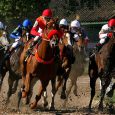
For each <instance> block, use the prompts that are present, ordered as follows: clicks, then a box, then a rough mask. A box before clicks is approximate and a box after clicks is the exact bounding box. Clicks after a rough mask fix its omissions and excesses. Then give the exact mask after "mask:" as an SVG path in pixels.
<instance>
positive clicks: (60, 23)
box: [59, 19, 68, 26]
mask: <svg viewBox="0 0 115 115" xmlns="http://www.w3.org/2000/svg"><path fill="white" fill-rule="evenodd" d="M59 25H65V26H67V25H68V23H67V20H66V19H62V20H60V22H59Z"/></svg>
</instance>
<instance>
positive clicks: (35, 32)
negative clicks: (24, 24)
mask: <svg viewBox="0 0 115 115" xmlns="http://www.w3.org/2000/svg"><path fill="white" fill-rule="evenodd" d="M38 30H39V24H38V21H35V23H34V25H33V27H32V29H31V32H30V33H31V34H32V35H34V36H41V33H39V32H38Z"/></svg>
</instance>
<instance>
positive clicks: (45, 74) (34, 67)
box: [20, 19, 59, 109]
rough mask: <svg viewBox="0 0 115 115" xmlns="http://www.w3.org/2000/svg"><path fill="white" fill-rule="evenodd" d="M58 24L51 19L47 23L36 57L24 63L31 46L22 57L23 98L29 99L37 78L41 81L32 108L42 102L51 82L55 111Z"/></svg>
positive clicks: (36, 49)
mask: <svg viewBox="0 0 115 115" xmlns="http://www.w3.org/2000/svg"><path fill="white" fill-rule="evenodd" d="M55 23H56V22H55V21H54V20H52V19H51V21H49V22H48V23H47V26H46V28H45V29H44V31H43V36H42V41H41V43H40V44H39V46H37V47H36V48H34V49H33V52H35V55H31V56H30V57H29V58H28V60H27V61H26V63H24V59H25V57H24V56H25V52H26V51H27V49H28V47H29V44H28V45H27V46H26V47H25V48H24V50H23V52H22V54H21V57H20V64H21V71H22V86H23V87H22V89H21V96H22V97H23V98H25V97H26V98H28V95H29V93H30V90H32V87H33V85H34V84H35V82H36V81H35V82H33V80H36V79H34V78H35V77H36V78H38V79H39V85H38V94H37V95H36V97H35V100H34V102H33V103H31V104H30V107H31V108H32V109H33V108H36V106H37V102H38V101H39V100H40V98H41V95H42V93H43V91H46V87H47V85H48V83H49V81H50V80H51V84H52V102H51V108H52V109H54V97H55V93H56V91H55V78H56V73H57V67H58V63H57V62H56V61H55V55H56V53H55V48H56V46H57V44H58V42H59V36H58V31H57V30H56V29H54V24H55Z"/></svg>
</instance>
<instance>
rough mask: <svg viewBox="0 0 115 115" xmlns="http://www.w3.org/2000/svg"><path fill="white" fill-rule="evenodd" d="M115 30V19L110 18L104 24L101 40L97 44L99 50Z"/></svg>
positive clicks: (100, 35) (100, 34)
mask: <svg viewBox="0 0 115 115" xmlns="http://www.w3.org/2000/svg"><path fill="white" fill-rule="evenodd" d="M114 31H115V19H110V20H109V21H108V23H107V24H105V25H103V26H102V28H101V30H100V32H99V38H100V41H99V43H98V44H96V48H97V51H99V50H100V49H101V48H102V46H103V45H104V44H106V43H107V42H108V41H109V39H110V38H111V37H112V32H114Z"/></svg>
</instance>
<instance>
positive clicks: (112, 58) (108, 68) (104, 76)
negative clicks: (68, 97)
mask: <svg viewBox="0 0 115 115" xmlns="http://www.w3.org/2000/svg"><path fill="white" fill-rule="evenodd" d="M114 70H115V36H114V34H113V37H112V38H110V39H109V41H108V43H106V44H105V45H104V46H103V47H102V48H101V50H100V51H99V52H97V53H96V54H95V55H94V56H90V60H89V69H88V72H89V77H90V88H91V98H90V103H89V110H91V105H92V101H93V98H94V96H95V85H96V80H97V78H98V77H99V78H100V80H101V86H102V88H101V96H100V102H99V107H98V109H99V110H103V100H104V96H105V92H106V89H107V87H108V86H109V84H110V82H111V79H112V77H115V76H114Z"/></svg>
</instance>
